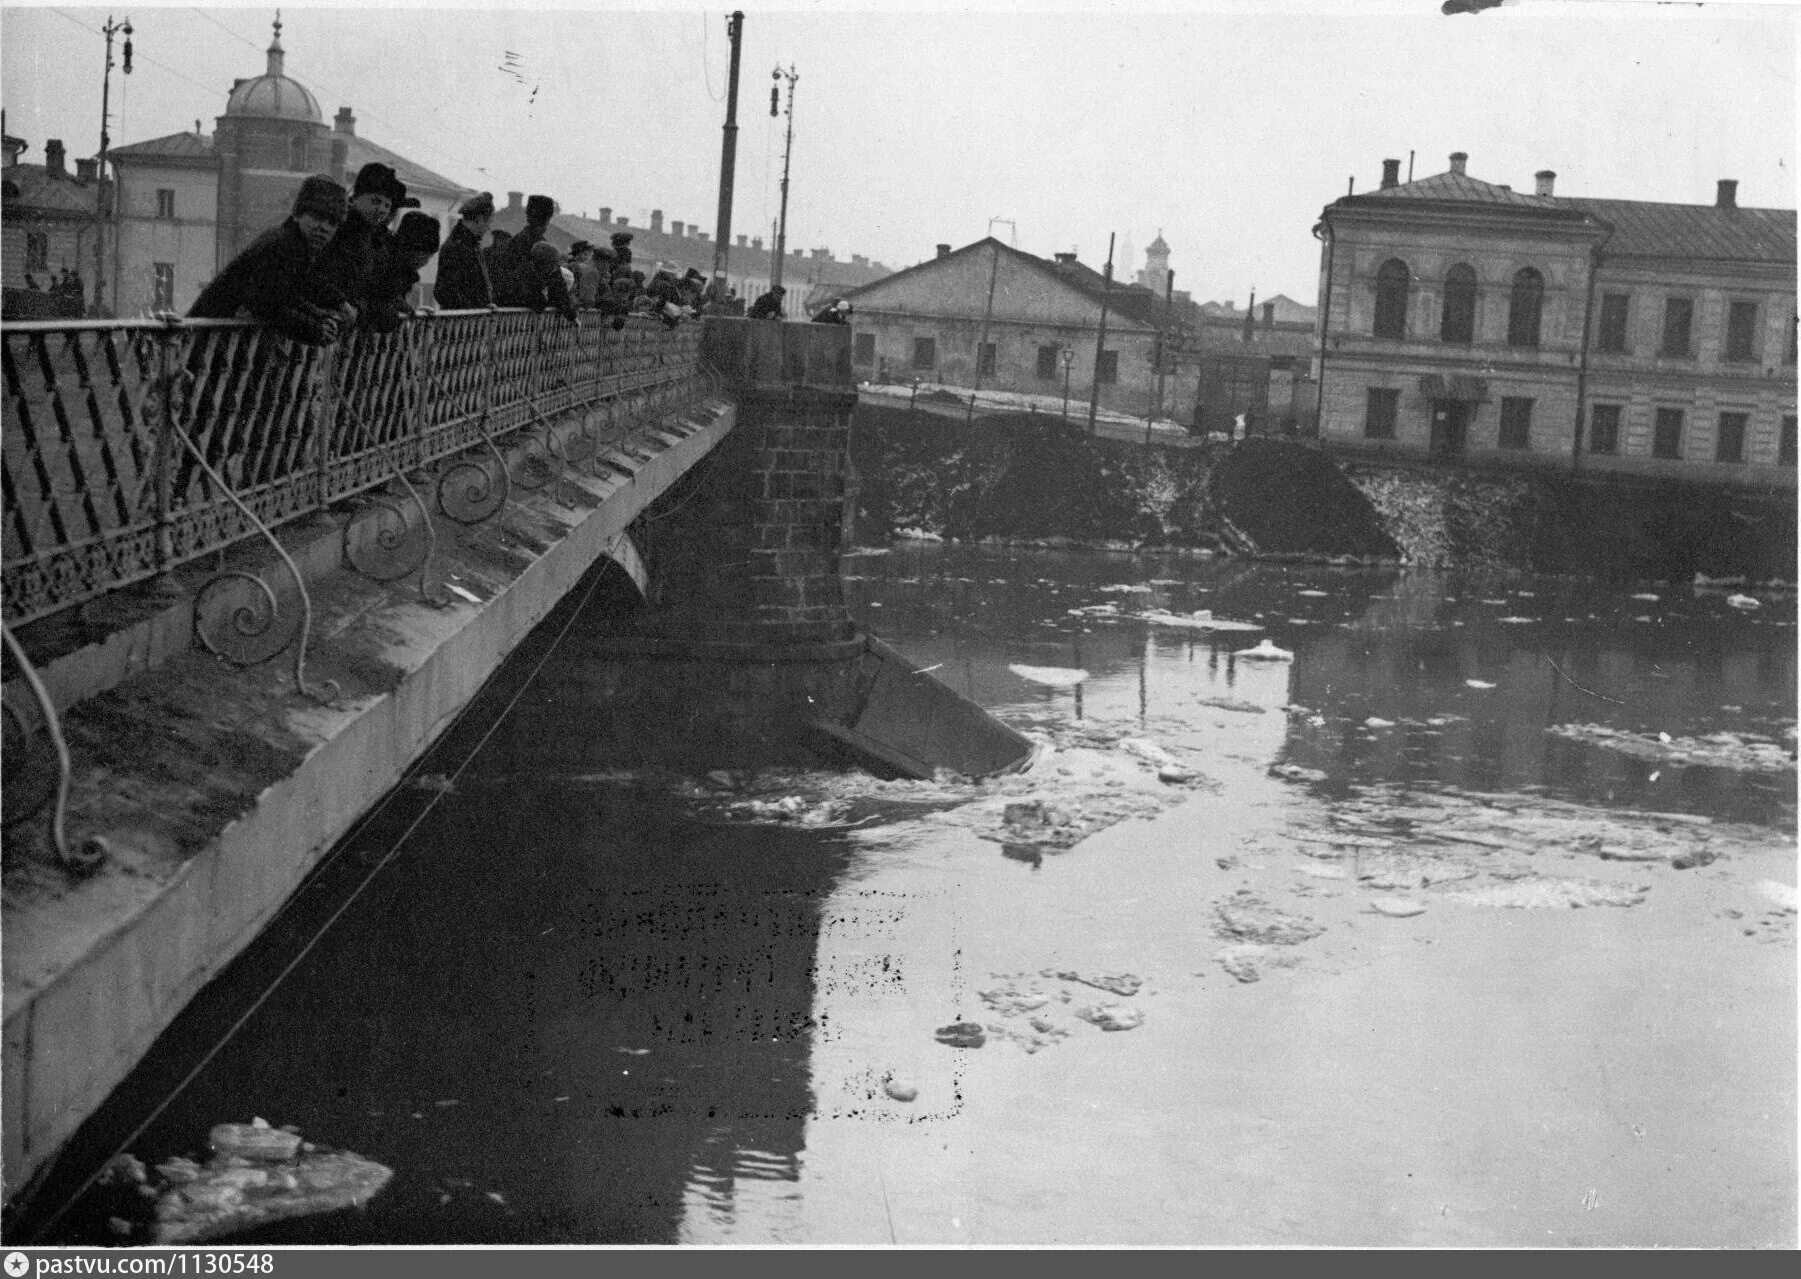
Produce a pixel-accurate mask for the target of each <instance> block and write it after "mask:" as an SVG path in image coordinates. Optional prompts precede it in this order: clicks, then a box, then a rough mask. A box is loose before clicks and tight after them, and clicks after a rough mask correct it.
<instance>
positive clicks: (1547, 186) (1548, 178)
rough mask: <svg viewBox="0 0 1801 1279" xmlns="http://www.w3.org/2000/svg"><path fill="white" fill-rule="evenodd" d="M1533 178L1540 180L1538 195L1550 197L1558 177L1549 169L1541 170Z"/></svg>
mask: <svg viewBox="0 0 1801 1279" xmlns="http://www.w3.org/2000/svg"><path fill="white" fill-rule="evenodd" d="M1532 176H1533V177H1535V178H1537V179H1538V194H1540V195H1550V194H1551V188H1552V186H1554V185H1555V184H1556V182H1557V175H1556V174H1555V173H1553V172H1551V170H1549V169H1540V170H1539V171H1538V172H1537V173H1535V174H1533V175H1532Z"/></svg>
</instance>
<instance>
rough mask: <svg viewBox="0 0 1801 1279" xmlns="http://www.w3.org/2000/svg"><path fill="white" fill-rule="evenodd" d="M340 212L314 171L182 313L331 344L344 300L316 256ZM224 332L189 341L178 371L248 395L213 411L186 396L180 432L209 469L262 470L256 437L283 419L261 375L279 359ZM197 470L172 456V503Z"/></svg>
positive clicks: (248, 481) (243, 482)
mask: <svg viewBox="0 0 1801 1279" xmlns="http://www.w3.org/2000/svg"><path fill="white" fill-rule="evenodd" d="M348 212H349V201H348V199H347V198H346V196H345V194H344V188H343V187H341V186H339V185H338V184H337V183H336V182H334V181H332V180H331V179H330V178H329V177H327V176H325V175H324V174H315V175H314V176H313V177H310V178H308V179H306V181H304V182H302V183H301V184H300V191H299V193H298V194H297V195H296V196H295V198H294V208H293V212H292V213H290V214H289V215H288V218H287V220H286V221H285V222H283V223H282V224H281V225H280V226H278V227H275V228H274V229H272V230H269V231H265V232H263V234H261V235H259V236H258V237H257V238H256V239H255V240H252V241H251V242H250V244H249V246H248V247H247V248H245V250H244V251H243V252H242V253H240V254H238V256H237V257H235V258H233V259H232V260H231V262H230V263H228V264H227V265H226V267H225V269H224V270H223V271H221V272H219V274H218V275H216V276H215V277H213V279H212V280H211V281H210V282H209V283H208V284H207V286H206V287H205V288H203V289H202V290H200V296H199V297H197V298H195V299H194V305H193V306H192V307H190V308H189V309H188V315H189V316H191V317H193V318H196V319H209V320H229V319H238V318H249V319H254V320H258V321H260V322H261V323H263V324H266V325H268V326H269V327H270V328H272V329H274V330H276V331H277V332H279V333H281V334H282V335H283V336H284V337H288V338H292V339H293V340H295V341H297V342H303V343H306V344H308V345H312V346H328V345H330V344H331V343H332V342H335V341H336V340H337V338H338V336H339V334H340V333H341V332H343V331H344V330H345V329H346V328H348V327H349V325H350V324H351V323H352V322H353V321H354V319H355V312H354V311H353V310H351V308H350V307H349V306H348V305H347V304H346V302H345V300H344V296H343V294H342V293H340V292H339V291H338V290H337V289H336V287H335V286H333V285H332V284H331V282H330V281H329V280H327V279H326V278H325V277H324V276H323V275H322V274H320V272H319V269H318V266H319V260H320V256H321V254H322V253H323V252H324V250H325V248H326V246H327V245H328V244H329V243H330V242H331V240H332V237H333V235H334V234H335V233H336V231H337V229H338V227H339V226H340V225H342V224H343V222H344V219H345V217H346V216H347V214H348ZM235 338H236V335H235V334H232V333H201V334H199V335H197V336H196V339H195V342H194V345H193V348H192V352H191V354H190V356H189V360H188V372H189V373H191V374H192V375H193V377H194V379H195V381H196V383H197V384H198V385H199V386H200V387H201V388H203V389H204V388H205V387H207V386H210V385H215V384H217V383H219V382H221V381H223V380H226V379H230V380H231V381H232V382H233V383H234V384H235V385H237V386H239V387H242V388H245V391H246V392H248V394H249V395H250V396H251V397H252V398H248V399H246V400H245V401H243V402H242V403H241V405H240V406H239V409H238V411H236V412H234V413H230V414H222V413H221V412H220V411H219V401H218V399H217V398H216V397H213V396H208V395H204V394H197V395H193V396H191V397H190V403H191V404H192V405H193V412H194V416H193V417H192V418H191V419H190V420H189V422H188V423H187V427H188V431H189V434H190V436H191V437H192V438H193V439H194V441H195V443H196V444H198V445H199V446H200V447H201V449H202V451H203V452H204V453H205V455H206V460H207V464H208V465H209V466H212V467H214V468H218V467H219V466H221V465H222V464H224V463H225V462H226V460H227V459H228V458H234V459H235V458H245V457H248V458H252V459H256V458H261V459H263V470H264V471H266V470H267V468H268V467H269V466H270V465H272V464H273V463H272V459H273V456H274V455H275V454H276V453H278V452H280V450H275V449H270V448H266V447H264V444H265V440H266V434H267V432H268V431H270V430H271V429H273V426H272V424H273V423H275V422H276V421H278V420H280V419H281V418H282V417H283V414H282V413H281V412H280V406H279V405H277V404H276V403H275V402H274V401H273V399H272V396H273V393H274V387H275V384H276V383H277V381H278V379H276V378H275V377H273V376H268V374H269V373H271V372H272V370H273V369H274V367H275V363H276V361H277V360H278V359H279V358H281V357H280V352H279V350H278V348H277V347H275V346H274V345H270V344H265V345H262V346H259V347H257V348H256V354H255V356H254V358H252V357H251V356H250V355H249V354H248V350H249V348H248V347H246V346H245V345H242V344H239V343H237V342H236V341H235ZM198 474H199V468H198V467H197V466H196V465H195V464H194V460H193V456H192V454H190V453H188V452H187V450H186V449H183V450H182V454H181V459H180V466H179V468H178V470H177V472H176V477H175V490H174V491H175V494H176V496H177V499H178V500H180V499H183V498H185V497H186V495H187V492H188V488H189V486H190V485H191V484H192V483H193V481H194V478H195V477H196V476H197V475H198ZM228 478H229V479H230V481H231V482H234V483H236V484H237V485H238V486H240V487H245V486H249V485H253V484H256V483H260V482H262V481H263V480H265V479H267V478H268V476H267V475H266V474H264V473H261V472H259V473H258V474H254V475H253V474H243V475H237V476H232V477H228Z"/></svg>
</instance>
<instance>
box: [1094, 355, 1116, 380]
mask: <svg viewBox="0 0 1801 1279" xmlns="http://www.w3.org/2000/svg"><path fill="white" fill-rule="evenodd" d="M1094 380H1095V381H1096V382H1117V381H1119V352H1118V351H1102V352H1101V353H1100V354H1099V355H1098V356H1097V357H1096V358H1095V362H1094Z"/></svg>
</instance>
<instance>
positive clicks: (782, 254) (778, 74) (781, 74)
mask: <svg viewBox="0 0 1801 1279" xmlns="http://www.w3.org/2000/svg"><path fill="white" fill-rule="evenodd" d="M769 74H770V78H771V79H773V80H774V81H775V84H774V85H773V86H771V88H770V90H769V114H770V115H771V116H777V115H780V114H781V111H780V110H779V109H778V107H779V104H780V102H781V96H782V83H781V82H782V81H783V80H786V81H787V82H788V140H787V141H786V142H785V143H784V144H783V146H782V216H781V218H780V220H778V221H777V222H776V226H775V268H774V269H773V270H772V271H771V272H770V273H769V274H770V279H769V287H770V289H771V290H774V289H779V288H780V287H781V286H782V263H783V261H784V259H785V258H786V257H787V256H788V159H789V157H790V156H792V155H793V154H794V82H795V81H796V80H798V79H800V75H799V74H798V73H797V72H796V71H795V70H794V64H793V63H789V64H788V69H787V70H786V71H784V70H782V68H781V67H780V66H777V67H776V69H775V70H774V71H772V72H770V73H769Z"/></svg>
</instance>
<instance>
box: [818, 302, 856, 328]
mask: <svg viewBox="0 0 1801 1279" xmlns="http://www.w3.org/2000/svg"><path fill="white" fill-rule="evenodd" d="M813 323H815V324H849V323H850V303H849V302H846V301H845V300H844V299H843V298H839V299H837V300H836V301H834V302H833V303H832V304H831V305H830V306H828V307H826V308H825V309H824V310H822V311H820V313H819V314H818V315H815V316H814V317H813Z"/></svg>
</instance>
